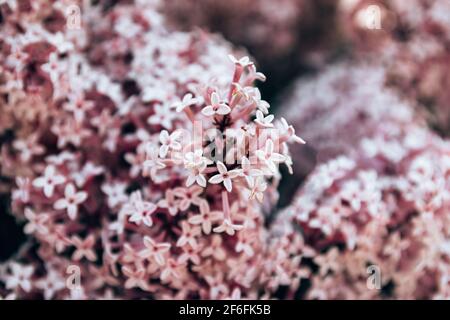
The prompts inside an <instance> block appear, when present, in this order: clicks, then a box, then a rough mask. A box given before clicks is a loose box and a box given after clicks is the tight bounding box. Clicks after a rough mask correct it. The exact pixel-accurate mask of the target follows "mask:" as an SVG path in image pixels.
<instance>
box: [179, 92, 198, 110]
mask: <svg viewBox="0 0 450 320" xmlns="http://www.w3.org/2000/svg"><path fill="white" fill-rule="evenodd" d="M197 102H198V100H197V99H196V98H193V96H192V93H186V94H185V95H184V97H183V100H182V101H181V102H179V103H177V104H176V105H175V108H176V110H177V112H181V111H183V110H184V109H185V108H186V107H189V106H191V105H193V104H196V103H197Z"/></svg>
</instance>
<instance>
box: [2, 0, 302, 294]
mask: <svg viewBox="0 0 450 320" xmlns="http://www.w3.org/2000/svg"><path fill="white" fill-rule="evenodd" d="M138 2H139V5H116V6H114V7H113V8H109V9H107V10H106V12H105V11H104V10H103V9H102V8H101V6H95V5H93V6H89V5H86V6H87V7H82V8H83V9H84V13H85V15H83V17H82V21H81V28H80V29H74V30H69V29H67V28H66V27H65V25H64V24H62V25H61V23H57V22H60V20H59V19H58V18H60V17H61V15H62V16H63V17H64V15H63V12H64V3H59V2H58V3H54V4H51V3H47V2H44V1H42V2H36V4H34V2H33V6H32V7H31V8H28V9H30V10H28V11H27V12H28V13H24V12H22V8H21V7H16V8H13V7H11V6H8V8H7V9H8V10H11V11H12V13H11V14H10V15H8V18H7V19H6V20H5V21H4V22H3V24H4V26H2V28H4V31H3V30H2V33H4V34H5V35H7V37H5V40H3V41H4V42H5V46H0V48H1V49H2V51H1V55H0V65H1V68H2V79H1V80H2V81H1V82H0V91H2V93H3V94H4V95H2V96H1V99H0V103H1V107H2V110H5V111H6V114H7V115H6V116H7V117H9V118H8V121H6V120H5V121H3V119H1V120H0V125H1V126H3V125H5V127H4V128H3V127H2V131H1V132H2V133H5V132H8V131H9V132H12V137H10V138H9V139H7V140H5V143H3V144H2V145H1V155H2V158H1V167H2V174H3V175H5V176H7V177H9V178H10V182H11V185H13V188H12V210H13V212H14V214H15V216H16V217H17V218H18V219H19V220H22V221H24V223H25V227H24V232H25V233H27V234H29V235H30V237H31V240H30V242H31V243H33V244H36V246H37V249H36V248H35V251H36V252H34V253H33V246H31V245H30V247H31V248H30V249H29V251H26V253H24V254H22V255H19V256H18V258H17V259H15V260H13V261H10V262H8V263H7V264H5V266H4V267H3V270H2V272H0V294H1V295H6V296H7V297H8V298H10V297H14V296H16V297H18V298H26V297H30V298H31V297H40V298H42V297H43V298H46V299H51V298H58V299H59V298H76V299H83V298H102V297H108V298H113V297H117V298H157V299H162V298H179V299H182V298H203V299H207V298H212V299H214V298H227V297H230V296H233V297H237V296H239V297H241V296H242V297H253V298H256V297H258V296H259V295H261V292H260V291H261V286H260V283H261V282H264V283H266V282H269V281H270V280H271V275H272V274H271V273H270V272H266V273H264V272H263V270H262V268H263V267H262V266H263V265H264V260H265V258H264V257H265V255H266V253H267V250H268V247H267V245H266V231H265V229H264V214H263V212H264V211H268V210H269V209H270V208H271V205H272V204H273V203H274V201H275V200H276V199H277V191H276V187H277V184H278V181H279V179H280V176H281V175H280V173H279V170H278V165H280V164H285V165H287V166H288V167H290V166H291V163H292V161H291V157H290V154H289V151H288V147H287V144H288V143H290V142H300V143H304V142H303V140H302V139H300V138H299V137H297V136H296V135H295V131H294V129H293V127H292V126H290V125H288V124H287V122H286V121H285V120H284V119H281V121H278V120H274V116H273V115H270V114H269V107H270V106H269V104H268V103H267V102H266V101H264V100H262V99H261V94H260V92H259V90H258V89H257V88H256V87H255V86H254V82H255V81H256V80H261V81H264V80H265V76H264V75H263V74H262V73H259V72H257V71H256V67H255V65H254V63H253V62H252V61H250V59H249V58H248V57H246V56H244V57H242V58H239V59H237V58H235V57H234V56H233V55H232V53H233V51H232V49H231V47H230V46H229V45H228V44H227V43H225V42H223V40H220V39H218V38H214V37H212V36H210V35H208V34H206V33H202V32H195V33H183V32H169V31H168V29H167V28H166V26H165V24H164V21H163V18H162V16H161V15H160V14H159V13H158V12H157V11H156V10H155V7H156V4H154V3H152V2H149V3H147V2H146V1H138ZM80 6H81V4H80ZM44 8H45V10H44ZM22 17H23V19H22ZM45 21H54V24H53V25H51V26H47V25H46V24H45ZM63 21H65V19H63ZM17 24H18V25H19V26H21V28H16V26H17ZM83 39H84V40H85V41H83ZM227 56H228V57H227ZM30 109H31V111H30ZM230 143H231V148H230ZM279 259H282V257H279ZM42 261H45V262H42ZM73 265H75V266H77V267H78V268H80V277H81V280H80V281H81V282H80V283H79V285H78V287H77V288H76V290H75V289H74V290H71V289H70V288H67V287H66V286H65V283H64V279H65V277H66V270H67V268H69V267H70V266H73ZM11 294H12V295H11Z"/></svg>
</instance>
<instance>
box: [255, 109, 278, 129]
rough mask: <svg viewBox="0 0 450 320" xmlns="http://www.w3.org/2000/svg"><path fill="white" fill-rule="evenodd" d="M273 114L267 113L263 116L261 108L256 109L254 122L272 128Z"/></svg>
mask: <svg viewBox="0 0 450 320" xmlns="http://www.w3.org/2000/svg"><path fill="white" fill-rule="evenodd" d="M273 119H274V116H273V114H269V115H268V116H266V117H264V114H263V113H262V111H261V110H256V119H255V122H256V123H257V124H259V125H260V126H262V127H265V128H273V123H272V121H273Z"/></svg>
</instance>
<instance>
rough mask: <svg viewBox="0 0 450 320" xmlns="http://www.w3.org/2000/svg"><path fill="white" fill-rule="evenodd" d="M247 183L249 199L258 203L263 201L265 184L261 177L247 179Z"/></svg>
mask: <svg viewBox="0 0 450 320" xmlns="http://www.w3.org/2000/svg"><path fill="white" fill-rule="evenodd" d="M247 183H248V187H249V193H250V195H249V197H248V198H249V199H250V200H252V199H256V200H258V201H259V202H262V201H263V198H264V191H265V190H266V189H267V183H266V182H265V181H264V179H262V178H261V177H259V176H258V177H248V178H247Z"/></svg>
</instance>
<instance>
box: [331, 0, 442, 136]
mask: <svg viewBox="0 0 450 320" xmlns="http://www.w3.org/2000/svg"><path fill="white" fill-rule="evenodd" d="M339 9H340V10H339V15H338V16H339V21H340V25H341V26H342V29H343V30H344V36H345V37H346V38H347V40H349V42H351V43H352V44H353V46H354V49H355V50H354V54H355V56H358V57H363V58H364V59H367V58H369V59H373V60H378V61H380V62H382V63H383V65H384V67H385V68H386V79H385V82H386V85H388V86H391V87H393V88H396V89H397V90H398V92H399V94H401V95H404V96H407V97H410V98H414V99H416V100H418V101H420V102H421V103H422V104H423V106H424V109H425V110H428V111H430V112H429V115H428V118H429V122H430V124H431V126H432V127H433V128H434V129H436V130H437V131H438V132H439V133H440V134H443V135H447V134H448V130H449V128H450V112H449V108H448V104H449V102H450V97H449V93H448V90H447V88H448V86H449V83H450V82H449V81H450V78H449V76H448V75H449V70H450V64H449V61H450V59H449V54H450V51H449V49H448V48H449V46H448V43H449V41H450V21H449V19H448V15H447V14H446V13H447V12H448V11H449V10H450V4H449V2H448V1H428V0H413V1H406V2H405V1H401V0H392V1H384V0H377V1H372V0H370V1H369V0H358V1H348V0H342V1H340V5H339Z"/></svg>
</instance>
